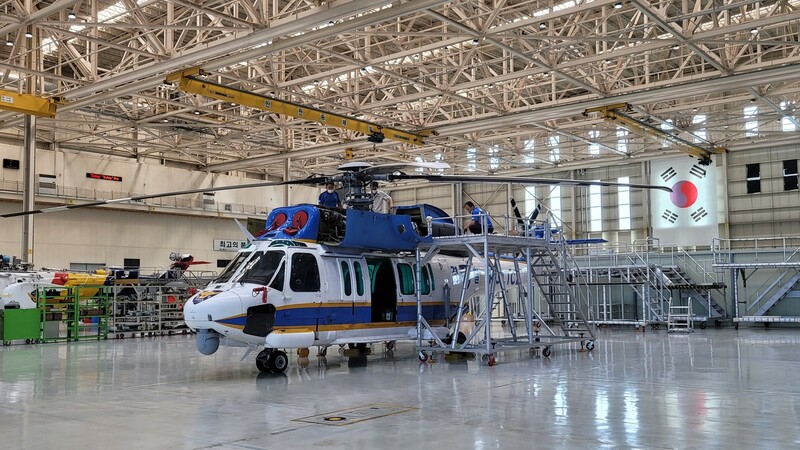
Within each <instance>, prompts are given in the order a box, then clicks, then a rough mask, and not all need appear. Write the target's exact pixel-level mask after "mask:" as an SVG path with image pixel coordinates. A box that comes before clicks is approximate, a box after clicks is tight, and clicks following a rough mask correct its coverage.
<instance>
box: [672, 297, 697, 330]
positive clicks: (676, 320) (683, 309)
mask: <svg viewBox="0 0 800 450" xmlns="http://www.w3.org/2000/svg"><path fill="white" fill-rule="evenodd" d="M677 303H678V302H677V301H673V300H672V299H670V302H669V308H668V310H667V332H669V333H676V332H682V333H691V332H692V331H694V325H693V322H692V319H693V313H692V298H691V297H688V298H687V299H686V303H687V304H686V305H678V304H677Z"/></svg>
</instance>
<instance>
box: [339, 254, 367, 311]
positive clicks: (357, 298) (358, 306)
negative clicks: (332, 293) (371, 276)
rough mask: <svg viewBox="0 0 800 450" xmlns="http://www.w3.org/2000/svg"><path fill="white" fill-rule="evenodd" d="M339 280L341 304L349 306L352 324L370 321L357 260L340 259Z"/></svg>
mask: <svg viewBox="0 0 800 450" xmlns="http://www.w3.org/2000/svg"><path fill="white" fill-rule="evenodd" d="M338 264H339V275H340V276H339V279H340V287H339V288H340V290H341V293H342V302H344V303H345V304H348V305H350V312H351V314H352V316H353V317H352V318H351V320H352V321H353V323H364V322H369V321H370V320H371V316H370V312H369V311H370V309H369V303H368V301H367V296H366V292H365V289H364V269H363V267H364V266H363V263H362V262H361V261H358V260H350V259H340V260H338Z"/></svg>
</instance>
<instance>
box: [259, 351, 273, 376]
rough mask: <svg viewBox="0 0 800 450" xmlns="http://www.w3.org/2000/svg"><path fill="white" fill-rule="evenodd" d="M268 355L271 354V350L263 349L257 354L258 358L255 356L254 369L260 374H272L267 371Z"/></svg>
mask: <svg viewBox="0 0 800 450" xmlns="http://www.w3.org/2000/svg"><path fill="white" fill-rule="evenodd" d="M270 353H272V350H269V349H264V350H261V351H260V352H259V353H258V356H256V367H257V368H258V371H259V372H261V373H270V372H272V371H271V370H270V369H269V355H270Z"/></svg>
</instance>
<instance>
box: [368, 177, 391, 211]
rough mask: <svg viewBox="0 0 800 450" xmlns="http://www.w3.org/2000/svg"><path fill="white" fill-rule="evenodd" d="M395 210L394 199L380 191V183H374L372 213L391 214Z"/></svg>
mask: <svg viewBox="0 0 800 450" xmlns="http://www.w3.org/2000/svg"><path fill="white" fill-rule="evenodd" d="M392 208H394V201H393V200H392V197H391V196H390V195H389V194H387V193H386V192H383V191H381V190H380V189H378V182H377V181H373V182H372V211H374V212H379V213H384V214H389V213H390V212H392Z"/></svg>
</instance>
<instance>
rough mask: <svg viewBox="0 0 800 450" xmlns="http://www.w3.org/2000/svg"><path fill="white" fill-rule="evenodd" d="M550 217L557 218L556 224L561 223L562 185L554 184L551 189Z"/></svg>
mask: <svg viewBox="0 0 800 450" xmlns="http://www.w3.org/2000/svg"><path fill="white" fill-rule="evenodd" d="M550 217H551V218H555V219H556V222H555V224H556V225H557V224H559V223H561V186H553V188H552V189H551V190H550ZM551 223H553V222H551Z"/></svg>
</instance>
